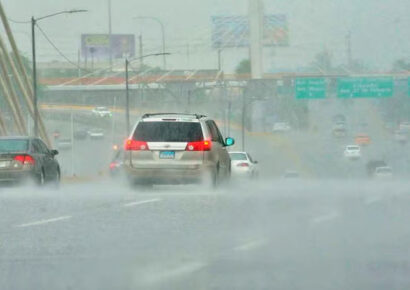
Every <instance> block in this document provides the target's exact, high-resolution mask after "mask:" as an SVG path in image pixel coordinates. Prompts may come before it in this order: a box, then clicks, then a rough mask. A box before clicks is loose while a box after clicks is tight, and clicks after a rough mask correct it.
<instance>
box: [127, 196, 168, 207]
mask: <svg viewBox="0 0 410 290" xmlns="http://www.w3.org/2000/svg"><path fill="white" fill-rule="evenodd" d="M161 200H162V199H160V198H153V199H148V200H141V201H133V202H129V203H126V204H124V207H132V206H137V205H141V204H146V203H154V202H160V201H161Z"/></svg>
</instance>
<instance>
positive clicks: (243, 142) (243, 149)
mask: <svg viewBox="0 0 410 290" xmlns="http://www.w3.org/2000/svg"><path fill="white" fill-rule="evenodd" d="M245 94H246V89H244V90H243V92H242V151H245V113H246V110H245V107H246V104H245V102H246V100H245Z"/></svg>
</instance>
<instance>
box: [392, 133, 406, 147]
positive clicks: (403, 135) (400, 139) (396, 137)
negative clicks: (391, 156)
mask: <svg viewBox="0 0 410 290" xmlns="http://www.w3.org/2000/svg"><path fill="white" fill-rule="evenodd" d="M394 140H396V141H397V142H399V143H401V144H405V143H407V134H406V132H405V131H402V130H397V131H396V132H395V133H394Z"/></svg>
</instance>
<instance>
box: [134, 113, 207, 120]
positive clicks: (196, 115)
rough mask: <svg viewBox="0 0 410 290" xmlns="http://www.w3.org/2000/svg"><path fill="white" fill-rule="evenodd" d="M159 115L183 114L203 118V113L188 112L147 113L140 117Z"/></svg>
mask: <svg viewBox="0 0 410 290" xmlns="http://www.w3.org/2000/svg"><path fill="white" fill-rule="evenodd" d="M161 115H184V116H194V117H195V118H197V119H201V118H205V117H206V116H205V115H201V114H188V113H148V114H144V115H142V118H143V119H145V118H149V117H154V116H161Z"/></svg>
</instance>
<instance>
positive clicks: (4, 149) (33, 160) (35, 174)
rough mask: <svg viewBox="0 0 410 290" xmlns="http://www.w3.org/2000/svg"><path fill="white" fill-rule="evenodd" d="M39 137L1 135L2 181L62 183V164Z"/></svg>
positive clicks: (0, 167)
mask: <svg viewBox="0 0 410 290" xmlns="http://www.w3.org/2000/svg"><path fill="white" fill-rule="evenodd" d="M57 154H58V151H57V150H50V149H49V148H48V147H47V145H46V144H45V143H44V142H43V141H42V140H41V139H38V138H32V137H0V182H12V183H19V182H24V181H34V182H36V183H37V184H38V185H44V184H45V183H54V184H55V185H58V184H59V183H60V165H59V164H58V161H57V160H56V159H55V158H54V157H55V156H56V155H57Z"/></svg>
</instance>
